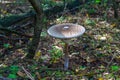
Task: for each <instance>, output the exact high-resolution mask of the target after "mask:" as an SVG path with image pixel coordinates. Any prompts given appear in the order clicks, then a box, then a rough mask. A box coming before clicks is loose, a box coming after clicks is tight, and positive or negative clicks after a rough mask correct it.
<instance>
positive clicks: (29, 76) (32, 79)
mask: <svg viewBox="0 0 120 80" xmlns="http://www.w3.org/2000/svg"><path fill="white" fill-rule="evenodd" d="M22 69H23V70H24V71H25V73H26V74H27V76H28V78H30V79H31V80H35V79H34V77H33V76H32V75H31V74H30V73H29V72H28V71H27V70H26V69H25V68H24V67H23V66H22Z"/></svg>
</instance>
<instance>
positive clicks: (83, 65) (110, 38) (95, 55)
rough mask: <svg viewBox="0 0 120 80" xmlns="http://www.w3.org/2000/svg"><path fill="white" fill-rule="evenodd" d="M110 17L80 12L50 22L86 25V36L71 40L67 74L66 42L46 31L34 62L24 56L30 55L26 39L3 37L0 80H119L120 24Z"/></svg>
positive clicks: (1, 38)
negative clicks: (9, 79)
mask: <svg viewBox="0 0 120 80" xmlns="http://www.w3.org/2000/svg"><path fill="white" fill-rule="evenodd" d="M100 9H101V8H100ZM100 9H99V10H100ZM102 10H104V9H102ZM83 11H84V8H83ZM85 11H86V10H85ZM108 15H111V16H110V17H109V16H108V17H104V16H101V15H99V14H94V13H93V15H89V14H88V13H87V12H82V10H81V11H79V12H77V13H76V14H74V15H71V14H70V13H67V14H64V15H63V16H61V17H60V18H57V19H56V20H52V21H51V20H50V21H48V26H51V25H53V24H58V23H64V22H71V23H77V24H80V25H83V26H84V27H85V29H86V32H85V34H84V35H83V36H81V37H80V38H77V39H72V40H71V42H72V44H70V45H69V53H70V55H69V57H70V63H69V64H70V65H69V70H68V71H64V70H63V64H64V56H63V52H62V51H63V49H64V47H63V46H64V43H63V42H62V41H61V40H58V39H53V38H52V37H50V36H48V35H47V33H46V30H47V29H46V28H45V29H43V32H42V35H41V36H42V38H41V42H40V45H39V48H40V49H39V50H40V52H39V51H38V52H37V53H36V57H35V59H30V60H29V59H26V58H25V57H24V56H25V55H26V54H27V51H26V45H27V44H29V42H28V41H25V39H26V38H25V37H19V36H16V35H13V34H12V35H8V36H7V37H13V39H15V40H12V39H10V40H8V39H7V38H4V37H0V41H1V42H0V44H1V48H0V54H1V56H0V57H1V58H0V78H1V79H3V78H13V79H18V80H19V79H20V80H23V79H24V80H28V78H30V77H32V76H33V77H35V80H38V79H39V80H40V79H41V80H51V79H53V80H54V79H55V80H87V79H89V80H91V79H92V80H110V79H111V80H113V79H115V80H119V79H120V63H119V62H120V41H119V40H120V25H119V23H118V22H119V21H117V20H116V19H114V18H113V14H110V13H108ZM91 16H92V17H91ZM111 17H112V18H111ZM104 18H105V19H104ZM107 18H108V20H106V19H107ZM47 28H49V27H47ZM27 30H28V29H27ZM28 32H29V30H28ZM17 38H20V39H18V40H16V39H17ZM21 38H23V40H21ZM30 40H31V39H29V41H30ZM71 42H70V43H71ZM16 47H17V49H16ZM18 47H19V48H18ZM3 54H4V56H3ZM36 60H38V61H36ZM26 71H28V72H26ZM26 74H27V75H26ZM30 74H31V75H30Z"/></svg>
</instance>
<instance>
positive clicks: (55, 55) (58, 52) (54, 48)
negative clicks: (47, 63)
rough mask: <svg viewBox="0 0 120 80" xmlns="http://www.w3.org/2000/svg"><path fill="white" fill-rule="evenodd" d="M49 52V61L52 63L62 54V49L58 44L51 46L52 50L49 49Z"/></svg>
mask: <svg viewBox="0 0 120 80" xmlns="http://www.w3.org/2000/svg"><path fill="white" fill-rule="evenodd" d="M49 53H50V55H51V61H52V62H54V63H55V62H56V61H57V60H58V59H59V58H61V57H62V56H63V51H62V50H61V48H59V47H58V46H52V50H49Z"/></svg>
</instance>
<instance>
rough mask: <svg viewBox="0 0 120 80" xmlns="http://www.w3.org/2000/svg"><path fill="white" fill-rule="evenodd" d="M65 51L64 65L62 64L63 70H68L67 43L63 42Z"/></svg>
mask: <svg viewBox="0 0 120 80" xmlns="http://www.w3.org/2000/svg"><path fill="white" fill-rule="evenodd" d="M64 49H65V50H64V51H65V63H64V70H67V69H68V66H69V52H68V43H66V42H65V46H64Z"/></svg>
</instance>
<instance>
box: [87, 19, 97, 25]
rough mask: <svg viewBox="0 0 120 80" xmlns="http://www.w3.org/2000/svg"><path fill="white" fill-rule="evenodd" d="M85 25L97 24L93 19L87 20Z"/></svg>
mask: <svg viewBox="0 0 120 80" xmlns="http://www.w3.org/2000/svg"><path fill="white" fill-rule="evenodd" d="M85 24H86V25H90V26H94V25H95V24H96V23H95V22H94V21H93V20H91V19H86V20H85Z"/></svg>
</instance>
